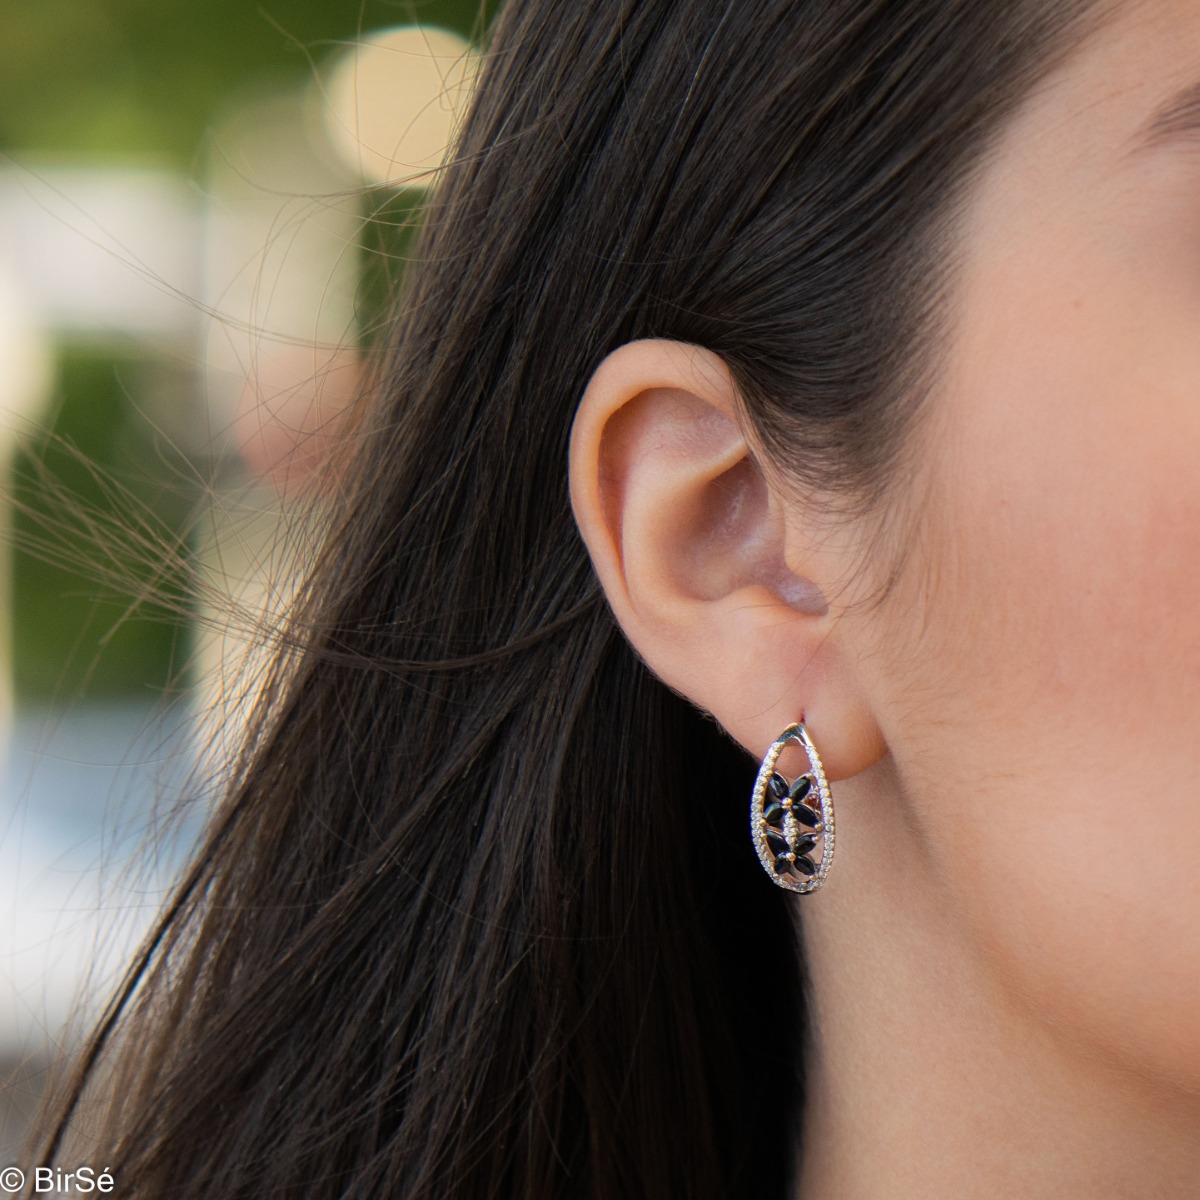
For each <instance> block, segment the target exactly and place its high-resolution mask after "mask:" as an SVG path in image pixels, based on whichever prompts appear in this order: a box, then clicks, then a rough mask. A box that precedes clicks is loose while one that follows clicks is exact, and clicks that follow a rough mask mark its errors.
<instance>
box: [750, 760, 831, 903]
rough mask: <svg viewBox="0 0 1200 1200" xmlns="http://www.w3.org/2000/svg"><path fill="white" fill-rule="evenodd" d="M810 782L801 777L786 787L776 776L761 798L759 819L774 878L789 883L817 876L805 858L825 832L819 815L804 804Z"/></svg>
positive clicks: (806, 778) (809, 861) (805, 777)
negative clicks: (784, 879)
mask: <svg viewBox="0 0 1200 1200" xmlns="http://www.w3.org/2000/svg"><path fill="white" fill-rule="evenodd" d="M813 782H814V781H813V777H812V776H811V775H800V776H798V777H797V779H796V781H795V782H794V783H791V784H789V783H788V781H787V780H786V779H784V777H783V776H782V775H780V774H779V773H778V772H776V773H775V774H773V775H772V776H771V778H770V779H769V780H768V781H767V789H766V792H765V793H764V795H763V808H762V818H763V822H764V823H765V825H766V831H765V832H766V838H767V846H768V847H769V848H770V850H771V853H772V854H774V855H775V871H776V874H779V875H784V876H787V877H789V878H792V879H796V878H798V877H800V876H804V877H808V876H812V875H815V874H816V873H817V865H816V863H814V862H813V860H812V859H811V858H809V857H807V856H808V854H809V852H810V851H811V850H812V849H813V848H814V847H815V846H816V844H817V837H818V835H820V834H821V833H823V832H824V827H823V826H822V824H821V814H820V811H819V810H818V809H815V808H811V807H810V806H809V805H808V804H806V803H805V800H806V799H807V798H808V796H809V794H810V793H811V791H812V788H813Z"/></svg>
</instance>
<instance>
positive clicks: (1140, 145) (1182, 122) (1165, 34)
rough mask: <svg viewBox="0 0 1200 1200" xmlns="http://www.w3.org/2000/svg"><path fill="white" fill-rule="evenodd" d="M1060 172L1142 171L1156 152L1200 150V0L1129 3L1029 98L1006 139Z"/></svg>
mask: <svg viewBox="0 0 1200 1200" xmlns="http://www.w3.org/2000/svg"><path fill="white" fill-rule="evenodd" d="M1002 141H1003V143H1004V149H1005V151H1006V154H1005V155H1003V157H1006V158H1009V159H1010V160H1014V161H1012V163H1011V165H1012V166H1013V168H1014V169H1019V163H1018V162H1017V161H1015V160H1019V159H1021V158H1026V159H1030V160H1032V159H1036V158H1037V157H1038V156H1039V155H1040V156H1043V157H1047V158H1050V159H1053V161H1054V162H1055V164H1056V165H1055V173H1057V174H1060V175H1061V174H1063V173H1065V172H1067V171H1069V170H1071V169H1085V168H1086V167H1087V165H1089V164H1090V165H1091V166H1092V167H1093V168H1095V169H1098V170H1101V171H1104V172H1106V173H1107V172H1109V171H1115V170H1122V171H1130V170H1132V171H1136V170H1137V169H1139V167H1141V166H1144V165H1145V159H1146V158H1147V157H1149V156H1150V155H1153V154H1159V153H1167V152H1171V153H1178V152H1181V151H1184V152H1186V151H1189V150H1190V151H1192V152H1195V153H1200V0H1122V2H1120V3H1117V4H1114V5H1112V6H1111V7H1110V9H1109V11H1108V12H1107V14H1106V15H1105V18H1104V19H1103V21H1102V22H1101V24H1100V26H1099V28H1098V30H1097V31H1096V32H1095V33H1094V34H1093V36H1091V37H1090V38H1089V39H1088V40H1087V41H1086V42H1085V43H1084V44H1083V45H1082V46H1080V47H1078V48H1077V50H1076V51H1075V53H1073V54H1072V55H1071V56H1070V57H1069V58H1068V59H1067V60H1066V61H1065V62H1064V63H1063V64H1062V66H1061V67H1060V68H1059V69H1058V70H1057V71H1055V72H1054V73H1052V74H1051V75H1050V76H1049V77H1048V78H1047V79H1046V80H1045V81H1044V83H1043V85H1042V86H1041V87H1039V88H1038V89H1036V91H1035V92H1034V93H1033V94H1032V95H1031V96H1030V97H1029V98H1028V100H1027V102H1026V104H1025V105H1024V106H1023V107H1022V109H1021V110H1020V112H1019V113H1018V114H1017V116H1016V117H1015V119H1014V120H1013V121H1012V123H1011V125H1010V126H1009V128H1008V129H1007V131H1006V135H1005V137H1004V138H1003V139H1002Z"/></svg>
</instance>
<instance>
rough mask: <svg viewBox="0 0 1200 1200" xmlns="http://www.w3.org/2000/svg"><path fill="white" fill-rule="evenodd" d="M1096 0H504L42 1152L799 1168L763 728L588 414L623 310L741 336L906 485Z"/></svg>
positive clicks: (766, 1179) (854, 474)
mask: <svg viewBox="0 0 1200 1200" xmlns="http://www.w3.org/2000/svg"><path fill="white" fill-rule="evenodd" d="M1095 11H1098V10H1097V8H1096V5H1095V4H1093V3H1089V2H1088V0H1078V2H1075V3H1066V2H1064V0H737V2H736V3H735V2H733V0H653V2H649V0H512V2H511V3H509V4H508V5H507V7H506V8H505V9H504V10H503V11H502V13H501V16H500V18H499V21H498V25H497V27H496V29H495V30H494V35H493V39H492V41H491V44H490V47H489V50H488V53H487V60H486V67H485V70H484V72H483V76H482V80H481V83H480V86H479V88H478V93H477V97H476V100H475V103H474V106H473V108H472V111H471V113H470V116H469V119H468V120H467V123H466V126H465V129H464V132H463V134H462V137H461V141H460V144H459V146H458V150H457V153H456V155H455V157H454V161H453V162H452V163H451V165H449V166H448V168H447V169H446V170H445V172H444V176H443V177H442V179H441V181H440V183H439V186H438V187H437V189H436V191H435V193H434V195H433V198H432V200H431V203H430V206H429V211H428V214H427V220H426V223H425V228H424V232H423V235H422V238H421V241H420V244H419V249H418V251H417V254H416V258H415V262H414V265H413V269H412V270H411V272H410V273H409V275H408V278H407V282H406V285H405V289H404V291H403V293H402V294H401V295H399V296H398V297H397V299H396V303H395V309H394V313H393V315H392V318H391V321H390V323H389V335H388V337H387V338H386V340H385V344H383V345H382V346H381V348H380V352H379V355H380V356H379V359H378V362H377V368H376V370H375V372H374V378H373V393H374V394H375V395H376V397H377V399H376V400H375V402H374V403H373V404H372V405H371V407H370V409H369V411H367V412H366V414H365V415H364V417H363V419H362V421H361V422H360V424H359V426H358V428H357V430H356V435H355V436H356V443H357V450H356V453H355V455H354V457H353V460H352V463H351V466H350V468H349V474H348V479H349V483H348V486H347V488H346V491H345V495H344V496H343V497H342V498H341V499H340V501H339V502H338V503H337V506H336V509H335V511H334V514H333V517H332V519H331V523H330V525H329V529H328V533H327V535H326V537H325V539H324V541H323V544H322V547H321V550H320V553H319V556H318V557H317V561H316V563H315V566H314V567H313V570H312V574H311V577H310V579H309V582H308V584H307V586H306V588H305V589H304V590H303V593H302V595H301V598H300V601H299V602H298V604H297V606H296V608H295V611H294V612H293V613H292V614H291V616H290V619H289V622H288V625H287V627H286V630H285V631H284V632H285V636H284V637H283V638H282V639H281V649H280V651H279V654H278V656H277V659H276V661H275V664H274V667H273V670H272V673H271V677H270V679H269V680H268V683H267V685H266V687H265V688H264V691H263V693H262V699H261V703H260V705H259V707H258V710H257V712H256V714H255V717H254V720H253V721H252V722H251V726H250V729H249V732H248V735H247V740H246V744H245V748H244V751H243V753H242V756H241V758H240V760H239V762H238V763H237V764H236V766H235V768H234V769H233V770H232V772H231V776H230V780H229V784H228V788H227V791H226V794H225V797H224V799H223V801H222V802H221V804H220V805H219V807H218V808H217V810H216V811H215V814H214V816H213V818H212V820H211V823H210V826H209V830H208V833H207V837H206V839H205V841H204V844H203V846H202V848H201V849H200V850H199V852H198V854H197V856H196V857H195V860H194V862H193V864H192V865H191V867H190V869H189V870H188V872H187V873H186V876H185V878H184V879H183V880H182V881H181V883H180V886H179V889H178V892H177V894H176V895H175V897H174V898H173V900H172V902H171V904H170V906H169V907H168V908H167V910H166V911H165V915H164V916H163V918H162V920H161V923H160V924H159V926H158V928H157V929H156V931H155V933H154V935H153V937H152V939H151V940H150V941H149V942H148V943H147V946H146V948H145V953H144V954H143V955H142V956H141V957H140V958H139V960H138V961H137V962H136V963H135V964H134V965H133V967H132V968H131V969H130V973H129V976H128V979H127V981H126V983H125V986H124V987H123V989H122V990H121V992H120V993H119V994H118V995H117V996H116V997H115V999H114V1001H113V1003H112V1005H111V1008H110V1010H109V1012H108V1014H107V1016H106V1018H105V1020H104V1021H103V1022H102V1024H101V1025H100V1027H99V1028H98V1030H97V1031H96V1033H95V1035H94V1038H93V1040H92V1042H91V1043H90V1045H89V1047H88V1050H87V1052H86V1054H84V1056H83V1058H82V1060H81V1062H80V1066H79V1069H78V1072H77V1074H76V1076H75V1078H74V1079H73V1080H72V1082H71V1086H70V1088H69V1089H68V1090H67V1094H66V1095H65V1096H63V1097H60V1099H59V1107H58V1110H57V1114H56V1116H55V1117H54V1119H53V1120H51V1119H50V1118H49V1117H47V1119H46V1120H45V1121H44V1125H43V1144H42V1146H41V1147H40V1149H39V1150H37V1151H35V1156H36V1157H37V1159H38V1161H53V1160H54V1158H55V1156H56V1155H57V1156H59V1158H60V1159H61V1157H62V1155H63V1154H64V1153H65V1151H64V1146H65V1145H66V1144H67V1143H66V1142H64V1138H65V1137H66V1136H67V1134H68V1133H69V1132H71V1131H72V1125H73V1123H75V1122H77V1123H78V1124H79V1126H80V1128H82V1126H83V1121H82V1118H81V1114H84V1113H89V1114H91V1117H90V1118H89V1119H92V1118H94V1119H96V1120H98V1121H99V1122H100V1124H99V1126H98V1127H97V1128H96V1129H91V1130H89V1133H90V1135H92V1136H95V1137H97V1138H99V1139H100V1140H99V1142H98V1148H95V1149H93V1148H92V1143H91V1142H90V1141H89V1142H87V1143H83V1142H80V1143H79V1146H78V1147H77V1149H82V1148H84V1147H85V1146H86V1147H87V1152H88V1155H89V1156H90V1157H91V1158H92V1159H93V1160H94V1161H95V1162H96V1163H97V1166H99V1163H100V1161H101V1160H100V1159H99V1158H96V1157H95V1156H96V1155H97V1154H99V1155H101V1156H102V1158H103V1163H104V1165H105V1166H107V1167H109V1169H110V1170H111V1173H112V1175H113V1176H114V1177H115V1179H116V1182H117V1186H118V1188H119V1192H120V1195H121V1196H123V1197H131V1198H132V1197H137V1198H139V1200H150V1198H155V1200H158V1198H160V1197H167V1196H172V1197H178V1198H180V1200H183V1198H191V1197H196V1198H199V1197H205V1198H211V1197H218V1196H219V1197H221V1198H222V1200H233V1198H235V1197H246V1198H250V1197H254V1198H255V1200H260V1198H261V1197H263V1196H266V1195H271V1196H277V1197H304V1198H305V1200H323V1198H330V1200H332V1198H333V1197H355V1198H365V1197H368V1196H396V1197H404V1198H405V1200H418V1198H419V1200H434V1198H436V1200H483V1198H485V1197H529V1198H537V1200H552V1198H555V1197H578V1198H581V1200H582V1198H587V1200H616V1198H617V1197H624V1196H638V1197H657V1198H663V1200H665V1198H667V1197H694V1198H708V1197H711V1198H713V1200H717V1198H721V1200H727V1198H728V1197H734V1196H754V1197H756V1198H759V1200H762V1198H768V1197H783V1196H784V1195H785V1194H787V1188H788V1187H789V1181H790V1173H791V1162H790V1153H791V1147H792V1146H793V1145H794V1136H795V1131H796V1130H797V1129H798V1128H799V1112H800V1107H801V1105H802V1103H803V1098H804V1088H803V1077H802V1070H801V1063H800V1054H799V1047H800V1043H801V1039H802V1037H803V1035H804V1032H805V1031H804V1029H803V1028H802V1014H803V1012H804V1004H803V996H802V991H803V989H802V979H801V964H800V963H799V961H798V957H797V954H796V951H795V933H794V930H793V927H792V924H791V919H790V909H789V906H788V897H787V895H786V894H785V893H783V892H781V891H779V890H778V889H776V888H774V887H773V886H772V885H771V883H770V881H769V880H768V879H767V878H766V877H765V875H764V874H763V872H762V871H761V870H760V869H759V867H758V865H757V862H756V860H755V857H754V852H753V849H752V846H751V843H750V839H749V837H748V836H747V833H746V828H745V811H744V810H745V805H746V803H747V802H748V796H749V791H750V786H751V783H752V779H753V774H754V764H753V763H752V762H750V761H749V759H748V757H747V755H746V754H745V753H744V752H743V751H742V750H741V749H740V748H739V747H737V746H736V745H734V744H733V743H732V741H731V740H730V739H729V738H728V737H727V736H725V735H724V733H723V732H722V731H721V729H720V728H718V726H717V725H716V724H715V723H714V722H713V721H712V720H711V719H710V718H709V717H707V716H706V715H705V714H704V713H701V712H698V711H697V710H696V709H695V708H693V707H692V706H691V705H689V704H688V703H687V702H685V701H684V700H683V699H681V698H680V697H679V696H677V695H675V694H674V693H672V692H671V691H670V690H668V689H667V688H666V687H665V686H663V685H662V684H661V683H660V682H659V681H658V680H656V679H655V678H654V677H653V676H652V675H651V673H650V672H649V671H648V670H647V669H646V667H645V666H644V664H643V663H642V662H641V661H640V660H639V658H638V657H637V655H636V654H635V653H634V652H633V651H632V650H631V648H630V646H629V645H628V644H627V642H626V641H625V639H624V638H623V636H622V634H621V631H620V629H619V628H618V627H617V626H616V624H615V623H614V621H613V619H612V616H611V614H610V612H609V610H608V608H607V606H606V604H605V603H604V599H603V596H602V593H601V591H600V589H599V587H598V584H597V581H596V578H595V576H594V575H593V572H592V570H591V567H590V564H589V561H588V557H587V554H586V552H585V550H584V548H583V545H582V543H581V541H580V539H579V537H578V535H577V532H576V529H575V525H574V523H573V520H572V516H571V510H570V506H569V502H568V493H567V481H566V460H567V455H566V449H567V438H568V432H569V429H570V425H571V420H572V416H573V411H574V408H575V404H576V402H577V400H578V398H579V396H580V395H581V393H582V390H583V388H584V385H585V383H586V381H587V380H588V378H589V376H590V374H591V373H592V371H593V370H594V369H595V367H596V366H597V364H598V363H599V362H600V361H601V359H602V358H603V357H604V356H605V355H606V354H607V353H608V352H609V351H611V350H612V349H613V348H615V347H617V346H618V345H620V344H622V343H623V342H626V341H629V340H631V339H635V338H640V337H661V338H673V339H678V340H680V341H683V342H688V343H695V344H698V345H701V346H705V347H707V348H709V349H710V350H712V351H714V352H716V353H717V354H719V355H721V356H723V357H724V359H725V360H726V361H727V362H728V363H729V365H730V367H731V369H732V371H733V373H734V377H735V379H736V381H737V383H738V386H739V388H740V391H741V394H742V397H743V399H744V401H745V407H746V414H747V419H748V421H749V422H750V424H751V427H752V430H753V433H754V435H755V438H756V441H757V443H758V444H759V445H761V446H763V447H766V448H767V449H768V453H769V454H770V455H771V456H772V459H773V461H774V462H775V463H776V465H778V466H779V467H780V468H781V469H783V470H786V472H787V473H788V474H789V476H790V477H792V478H794V479H796V480H797V481H798V482H799V483H800V484H801V485H804V486H808V487H811V488H819V489H820V490H821V491H822V492H823V493H827V494H828V495H829V496H831V497H837V498H840V499H841V500H843V501H844V502H846V503H847V504H854V505H858V506H860V507H863V508H867V507H869V506H875V507H876V508H879V506H880V505H881V504H882V498H883V497H884V495H885V494H886V492H887V488H888V486H889V485H890V484H892V483H894V482H895V481H896V480H897V478H898V464H899V463H900V462H901V461H902V454H901V451H902V450H903V449H904V448H905V447H906V446H907V445H909V444H910V443H911V436H910V435H911V431H912V428H913V427H914V417H915V416H916V415H918V413H919V411H920V404H919V401H920V398H921V397H922V395H923V394H925V392H926V390H927V384H928V382H929V380H930V379H932V377H933V374H932V373H933V371H934V369H935V368H936V365H937V358H938V356H937V353H936V350H937V347H938V345H939V340H940V337H941V335H942V334H944V332H945V331H946V329H947V328H948V323H947V320H946V316H947V312H948V308H947V304H948V300H949V298H950V296H951V295H952V291H951V289H950V286H949V285H950V283H951V281H952V277H953V271H952V265H953V263H954V243H953V230H954V216H955V214H956V211H957V210H958V205H959V204H960V202H961V201H962V199H963V197H964V195H965V194H966V187H967V184H968V182H969V181H970V179H971V178H972V174H973V171H974V169H975V168H976V167H977V166H978V164H979V163H980V162H981V161H982V160H983V156H984V155H985V154H986V152H987V149H988V147H989V146H990V145H991V144H993V141H994V137H995V134H996V132H997V131H998V130H999V129H1000V128H1001V125H1002V122H1003V121H1004V119H1005V118H1006V116H1008V115H1009V114H1011V113H1012V111H1013V110H1014V109H1015V107H1016V105H1017V104H1018V103H1020V101H1021V100H1022V98H1023V97H1025V96H1026V95H1028V93H1029V89H1030V88H1031V87H1032V86H1033V85H1034V83H1035V82H1036V81H1037V80H1038V79H1040V78H1042V77H1044V75H1045V74H1046V72H1048V71H1049V70H1050V69H1051V67H1052V66H1053V65H1054V64H1055V63H1056V62H1057V61H1059V60H1060V59H1061V57H1062V55H1063V54H1064V53H1066V52H1067V51H1068V50H1069V49H1070V48H1071V47H1072V46H1073V45H1076V44H1077V43H1078V39H1079V38H1080V37H1081V36H1082V33H1083V26H1082V24H1081V21H1080V18H1082V17H1084V16H1087V15H1089V14H1092V13H1094V12H1095ZM85 1101H87V1103H85ZM64 1165H65V1166H70V1165H72V1164H71V1163H69V1162H68V1163H64Z"/></svg>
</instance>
